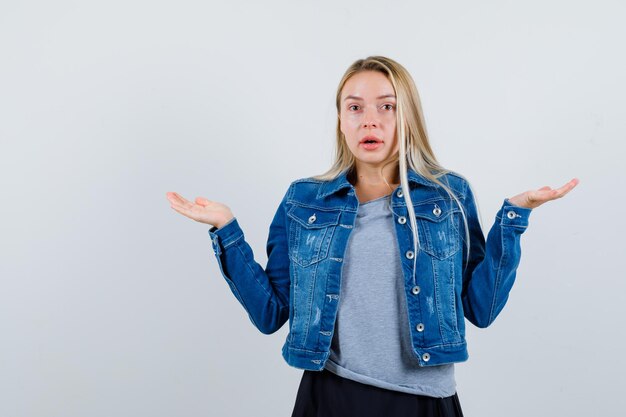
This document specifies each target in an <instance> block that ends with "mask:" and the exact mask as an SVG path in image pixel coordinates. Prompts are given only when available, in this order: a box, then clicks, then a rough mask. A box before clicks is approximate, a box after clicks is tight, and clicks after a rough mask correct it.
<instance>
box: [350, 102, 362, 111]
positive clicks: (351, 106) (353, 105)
mask: <svg viewBox="0 0 626 417" xmlns="http://www.w3.org/2000/svg"><path fill="white" fill-rule="evenodd" d="M354 107H357V108H356V109H355V108H354ZM358 107H359V105H358V104H351V105H349V106H348V109H349V110H354V111H356V110H358Z"/></svg>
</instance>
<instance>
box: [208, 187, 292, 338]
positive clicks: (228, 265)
mask: <svg viewBox="0 0 626 417" xmlns="http://www.w3.org/2000/svg"><path fill="white" fill-rule="evenodd" d="M290 191H291V186H290V187H289V189H288V190H287V193H286V194H285V196H284V197H283V199H282V201H281V203H280V205H279V206H278V209H277V211H276V214H275V215H274V219H273V220H272V223H271V224H270V228H269V236H268V240H267V256H268V260H267V266H266V268H265V269H263V268H262V267H261V265H259V264H258V263H257V262H256V261H255V260H254V254H253V252H252V248H251V247H250V245H249V244H248V243H247V242H246V240H245V237H244V234H243V231H242V229H241V227H240V226H239V223H238V221H237V219H236V218H233V219H231V221H230V222H228V223H227V224H225V225H223V226H222V227H221V228H219V229H218V228H216V227H215V226H213V227H211V229H209V236H210V237H211V241H212V246H213V251H214V253H215V256H216V258H217V262H218V264H219V267H220V271H221V273H222V276H223V277H224V279H225V280H226V282H227V283H228V285H229V287H230V289H231V291H232V292H233V294H234V295H235V297H236V298H237V300H239V302H240V303H241V305H242V306H243V307H244V309H245V310H246V311H247V312H248V316H249V317H250V320H251V321H252V323H253V324H254V325H255V326H256V327H257V328H258V329H259V330H260V331H261V332H262V333H265V334H270V333H273V332H275V331H277V330H278V329H280V328H281V327H282V325H283V324H284V323H285V322H286V321H287V320H288V318H289V287H290V277H289V256H288V252H287V251H288V234H287V227H286V224H287V221H286V215H287V214H286V213H287V207H286V204H287V200H288V198H289V194H290Z"/></svg>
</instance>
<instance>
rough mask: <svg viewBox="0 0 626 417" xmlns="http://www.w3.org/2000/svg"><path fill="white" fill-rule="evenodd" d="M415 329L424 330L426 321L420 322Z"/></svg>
mask: <svg viewBox="0 0 626 417" xmlns="http://www.w3.org/2000/svg"><path fill="white" fill-rule="evenodd" d="M415 329H416V330H417V331H418V332H423V331H424V323H420V324H418V325H417V326H415Z"/></svg>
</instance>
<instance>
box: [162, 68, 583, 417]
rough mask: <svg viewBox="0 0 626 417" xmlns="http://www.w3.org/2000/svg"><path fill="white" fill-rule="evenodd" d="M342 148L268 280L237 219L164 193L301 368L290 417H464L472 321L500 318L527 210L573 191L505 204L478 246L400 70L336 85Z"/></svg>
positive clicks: (466, 199) (307, 184) (288, 202)
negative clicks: (462, 383) (202, 227)
mask: <svg viewBox="0 0 626 417" xmlns="http://www.w3.org/2000/svg"><path fill="white" fill-rule="evenodd" d="M336 104H337V115H338V120H337V143H336V145H337V148H336V149H337V152H336V158H335V162H334V164H333V166H332V167H331V169H330V170H328V171H327V172H326V173H324V174H323V175H319V176H315V177H309V178H302V179H298V180H295V181H293V182H292V183H291V184H290V186H289V189H288V190H287V192H286V193H285V196H284V197H283V199H282V201H281V203H280V205H279V207H278V210H277V211H276V214H275V216H274V219H273V221H272V223H271V225H270V230H269V237H268V242H267V254H268V262H267V266H266V268H265V269H263V268H262V267H261V266H260V265H259V264H258V263H257V262H256V261H254V256H253V253H252V249H251V248H250V246H249V245H248V244H247V242H246V241H245V239H244V235H243V231H242V230H241V228H240V227H239V224H238V222H237V219H236V218H235V216H234V215H233V213H232V212H231V211H230V209H229V208H228V207H227V206H226V205H224V204H221V203H218V202H215V201H210V200H207V199H206V198H202V197H198V198H196V200H195V202H190V201H187V200H185V199H184V198H183V197H181V196H180V195H178V194H176V193H173V192H168V193H167V198H168V200H169V201H170V203H171V207H172V208H173V209H174V210H176V211H177V212H179V213H181V214H183V215H185V216H187V217H189V218H191V219H194V220H196V221H199V222H203V223H206V224H209V225H212V226H213V227H211V228H210V230H209V235H210V236H211V239H212V245H213V249H214V251H215V255H216V258H217V260H218V264H219V266H220V270H221V272H222V275H223V276H224V278H225V280H226V282H227V283H228V285H229V286H230V288H231V290H232V291H233V293H234V295H235V297H237V299H238V300H239V301H240V303H241V304H242V305H243V307H244V308H245V309H246V311H247V312H248V314H249V317H250V320H251V321H252V323H253V324H254V325H255V326H256V327H257V328H258V329H259V330H260V331H261V332H263V333H272V332H275V331H276V330H278V329H279V328H280V327H281V326H282V325H283V324H284V323H285V322H287V321H289V334H288V336H287V340H286V341H285V344H284V346H283V349H282V354H283V357H284V358H285V360H286V361H287V363H288V364H290V365H291V366H294V367H298V368H301V369H304V372H303V376H302V380H301V382H300V387H299V389H298V394H297V398H296V401H295V405H294V409H293V416H324V417H333V416H342V417H347V416H359V417H366V416H462V411H461V407H460V404H459V400H458V397H457V394H456V385H455V380H454V363H456V362H460V361H464V360H466V359H467V357H468V354H467V349H466V342H465V321H464V320H465V319H468V320H469V321H470V322H471V323H473V324H474V325H476V326H479V327H486V326H488V325H489V324H491V323H492V322H493V320H494V319H495V318H496V316H497V315H498V314H499V313H500V311H501V310H502V308H503V307H504V305H505V303H506V300H507V298H508V294H509V291H510V289H511V286H512V285H513V281H514V280H515V273H516V269H517V266H518V264H519V260H520V237H521V234H522V233H523V232H524V231H525V230H526V227H527V226H528V217H529V215H530V212H531V210H532V209H533V208H536V207H538V206H539V205H541V204H543V203H545V202H547V201H550V200H553V199H556V198H559V197H562V196H564V195H565V194H567V193H568V192H569V191H570V190H571V189H572V188H574V187H575V186H576V184H577V183H578V180H577V179H573V180H571V181H570V182H568V183H567V184H565V185H564V186H563V187H561V188H558V189H554V190H553V189H551V188H550V187H543V188H541V189H539V190H532V191H526V192H524V193H521V194H519V195H516V196H514V197H511V198H508V199H504V202H503V204H502V207H501V208H500V209H499V211H498V212H497V214H496V218H495V223H494V224H493V226H492V227H491V229H490V231H489V234H488V236H487V239H486V240H485V238H484V235H483V232H482V229H481V226H480V223H479V218H478V212H477V208H476V202H475V200H474V197H473V194H472V190H471V188H470V186H469V183H468V181H467V180H465V179H464V178H463V177H462V176H460V175H459V174H456V173H453V172H451V171H449V170H446V169H444V168H443V167H442V166H440V165H439V163H438V162H437V160H436V158H435V156H434V154H433V151H432V149H431V147H430V144H429V141H428V135H427V133H426V127H425V123H424V116H423V114H422V109H421V104H420V100H419V96H418V92H417V89H416V87H415V84H414V82H413V80H412V78H411V76H410V75H409V73H408V72H407V71H406V69H405V68H404V67H402V66H401V65H400V64H398V63H397V62H395V61H393V60H391V59H389V58H386V57H382V56H372V57H368V58H366V59H362V60H358V61H356V62H354V64H352V65H351V66H350V67H349V68H348V70H347V71H346V73H345V74H344V76H343V78H342V79H341V82H340V83H339V87H338V89H337V97H336Z"/></svg>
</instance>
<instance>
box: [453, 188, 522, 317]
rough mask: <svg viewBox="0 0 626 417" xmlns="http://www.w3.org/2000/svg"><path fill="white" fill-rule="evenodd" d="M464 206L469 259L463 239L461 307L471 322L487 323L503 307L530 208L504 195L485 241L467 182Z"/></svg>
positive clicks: (519, 254) (511, 282)
mask: <svg viewBox="0 0 626 417" xmlns="http://www.w3.org/2000/svg"><path fill="white" fill-rule="evenodd" d="M464 208H465V215H466V217H467V222H468V228H469V235H470V252H469V259H468V258H467V255H466V254H467V250H466V249H467V247H466V242H465V240H464V242H463V266H464V270H463V290H462V293H461V298H462V301H463V310H464V314H465V317H466V318H467V319H468V320H469V321H470V322H471V323H472V324H474V325H476V326H478V327H487V326H489V325H490V324H491V323H493V321H494V320H495V319H496V317H497V316H498V314H499V313H500V312H501V311H502V309H503V308H504V305H505V304H506V301H507V299H508V297H509V291H510V290H511V287H512V286H513V282H514V281H515V275H516V270H517V267H518V265H519V262H520V256H521V247H520V238H521V235H522V233H523V232H524V231H525V230H526V228H527V227H528V217H529V216H530V213H531V210H532V209H530V208H526V207H519V206H516V205H513V204H512V203H511V202H510V201H509V200H508V199H505V200H504V203H503V204H502V206H501V207H500V209H499V210H498V213H497V214H496V219H495V222H494V224H493V226H492V227H491V229H490V230H489V233H488V234H487V240H486V241H485V238H484V235H483V231H482V229H481V227H480V223H479V221H478V212H477V209H476V201H475V199H474V195H473V194H472V191H471V189H470V188H469V185H468V186H467V192H466V197H465V202H464ZM465 262H467V265H466V264H465Z"/></svg>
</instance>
